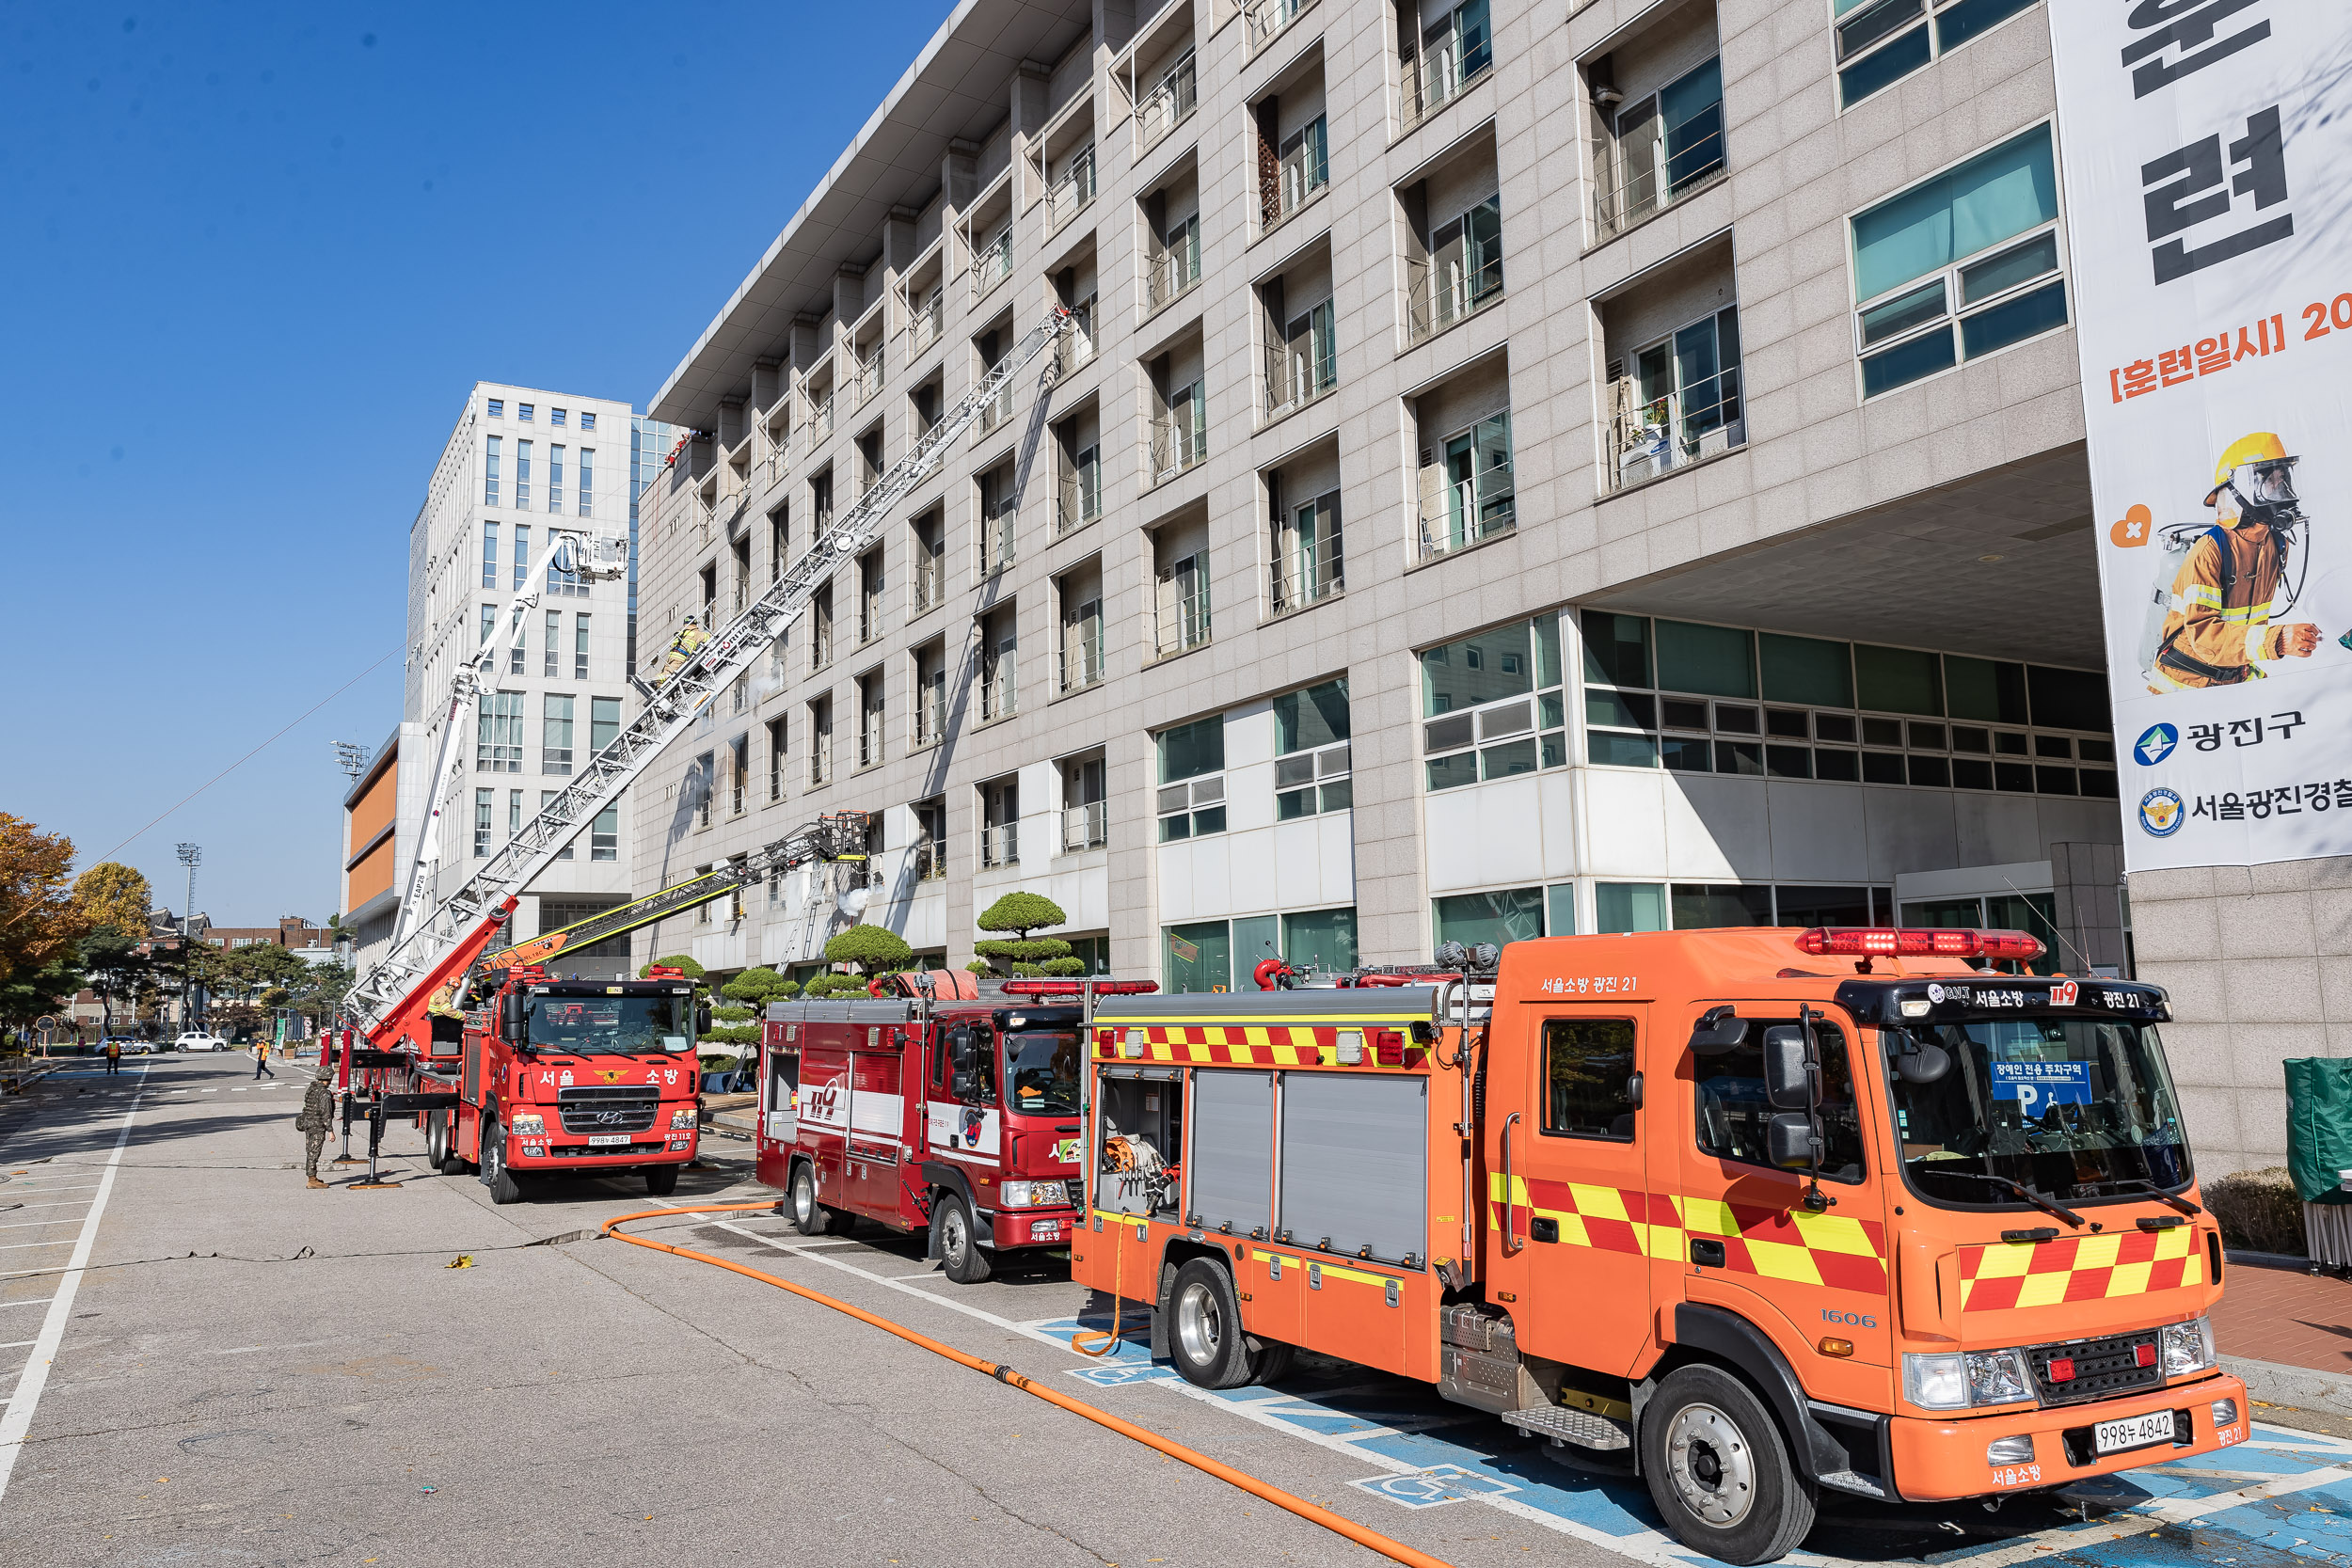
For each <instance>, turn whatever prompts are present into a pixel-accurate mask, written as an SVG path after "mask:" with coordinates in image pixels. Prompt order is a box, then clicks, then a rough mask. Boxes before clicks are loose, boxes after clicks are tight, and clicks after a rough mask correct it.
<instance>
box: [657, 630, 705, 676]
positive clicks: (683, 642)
mask: <svg viewBox="0 0 2352 1568" xmlns="http://www.w3.org/2000/svg"><path fill="white" fill-rule="evenodd" d="M703 641H704V632H703V627H702V623H701V622H700V621H698V620H696V619H695V618H694V617H693V616H691V615H689V616H688V617H687V618H686V625H684V626H680V627H679V628H678V634H677V636H675V638H672V639H671V640H670V657H669V658H668V659H667V660H666V661H665V662H664V663H663V664H662V666H661V678H662V679H663V680H665V681H666V680H668V679H669V678H670V677H671V676H672V675H675V674H676V673H678V667H679V666H680V665H682V664H684V663H685V662H686V661H687V660H688V659H690V658H691V657H694V653H695V651H696V650H697V649H699V648H700V647H701V646H702V645H703Z"/></svg>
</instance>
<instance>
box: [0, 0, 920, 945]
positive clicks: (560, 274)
mask: <svg viewBox="0 0 2352 1568" xmlns="http://www.w3.org/2000/svg"><path fill="white" fill-rule="evenodd" d="M949 8H950V7H949V5H948V3H947V0H920V3H912V0H910V3H903V4H901V3H896V0H862V3H861V4H858V5H855V6H849V7H823V6H802V5H790V6H784V5H771V6H749V5H676V6H632V7H600V6H589V7H572V8H560V9H548V8H530V7H526V8H522V9H520V10H517V9H515V8H505V7H496V6H493V7H490V8H483V7H480V6H463V7H460V6H447V5H416V6H405V7H380V8H358V7H351V6H343V5H334V4H328V5H323V6H291V5H289V6H269V5H256V4H240V5H223V4H216V3H206V4H193V5H182V6H174V7H169V8H150V7H146V6H137V5H125V6H121V7H119V8H101V7H95V6H88V5H82V6H66V7H40V6H35V5H32V4H28V3H27V0H9V3H8V4H7V5H6V6H5V8H0V207H5V210H6V213H7V218H6V221H5V224H0V302H5V303H0V428H6V429H8V430H10V431H13V432H15V435H14V436H13V437H11V439H12V440H13V442H14V445H15V449H16V452H17V470H16V472H17V477H16V479H15V480H14V481H12V482H11V483H9V484H8V486H7V487H6V490H5V492H0V540H4V541H5V543H6V546H7V556H6V568H7V569H6V572H5V576H0V605H5V612H4V613H0V653H4V654H5V656H6V668H7V670H8V673H9V674H10V676H11V677H12V688H13V695H12V697H11V698H10V700H8V703H7V704H6V706H5V711H6V713H7V716H8V722H7V724H6V727H5V729H0V810H4V811H8V812H13V813H15V814H16V815H18V816H27V817H30V818H32V819H33V820H34V821H35V822H37V823H39V824H40V825H41V826H42V827H43V828H44V829H48V830H52V831H63V832H67V833H69V834H70V835H71V836H72V839H73V841H74V845H75V847H76V848H77V849H78V850H79V851H80V852H81V857H82V859H81V862H80V863H81V864H83V865H87V864H89V863H93V862H94V861H95V860H96V859H98V858H100V857H102V856H104V855H106V854H107V853H108V851H109V850H110V849H113V848H114V847H115V846H116V845H118V844H119V842H120V841H122V840H124V839H126V838H128V839H131V842H130V843H129V844H127V845H125V846H123V847H121V848H120V849H119V851H117V852H116V853H115V854H114V855H113V858H115V859H119V860H123V861H126V862H128V863H131V864H133V865H135V866H137V867H138V868H139V869H140V870H142V871H144V872H146V873H147V874H148V876H149V877H150V879H152V880H153V881H154V882H155V884H156V889H157V895H158V898H159V901H160V902H162V903H164V904H166V905H167V907H169V908H171V909H172V910H174V911H177V910H179V909H180V907H181V904H182V901H183V882H182V874H181V872H180V869H179V867H178V865H177V863H176V860H175V856H174V853H173V844H174V843H175V842H176V841H179V840H183V839H184V840H193V841H195V842H198V843H199V844H201V845H202V846H203V848H204V864H203V868H202V870H201V871H200V872H199V877H198V884H197V898H196V902H197V907H198V908H199V909H203V910H206V911H210V913H211V914H212V916H213V918H214V920H215V922H217V923H219V924H222V925H230V926H245V925H263V924H269V923H272V922H274V921H275V920H276V918H277V917H278V915H280V914H302V915H306V916H308V917H309V918H310V919H311V920H314V921H323V920H324V919H325V918H326V916H327V915H328V914H330V913H332V912H334V911H335V903H336V895H337V888H338V883H337V879H336V871H337V861H338V857H339V843H340V832H341V804H340V802H341V799H342V792H343V789H344V787H345V783H346V781H345V780H344V778H343V776H342V773H341V772H339V771H338V770H337V768H336V766H335V762H334V758H333V755H332V752H331V751H330V746H329V743H330V742H332V741H335V740H339V739H344V740H357V741H359V742H361V743H363V744H366V745H368V746H371V747H373V746H374V745H376V744H377V743H378V742H380V741H381V740H382V739H383V738H384V737H385V736H386V735H387V734H388V733H389V731H390V729H391V727H392V725H393V724H394V723H395V722H396V721H398V719H399V715H400V700H401V696H400V694H401V659H400V644H401V638H402V622H403V614H404V608H403V607H404V595H405V584H404V582H403V577H402V574H403V572H404V570H405V562H406V556H407V538H408V524H409V521H410V519H411V518H412V517H413V516H414V515H415V514H416V510H417V506H418V504H419V501H420V500H421V496H422V493H423V488H424V484H425V481H426V479H427V478H428V477H429V474H430V471H431V467H432V464H433V461H434V459H435V458H436V457H437V455H438V453H439V451H440V448H441V443H442V441H443V440H444V439H445V438H446V437H447V435H448V433H449V429H450V426H451V425H452V423H453V421H454V420H455V419H456V417H457V414H458V412H459V409H460V406H461V404H462V402H463V399H464V396H465V393H466V391H467V389H468V388H469V387H470V386H471V385H472V384H473V383H474V382H475V381H476V380H483V379H489V380H501V381H514V382H520V383H522V384H524V385H526V386H535V387H555V388H571V389H574V390H577V391H580V392H586V393H593V394H596V395H598V396H603V397H612V398H625V399H628V400H629V401H630V402H632V403H633V404H636V405H638V406H639V407H641V408H642V407H643V406H644V403H645V401H646V399H648V398H649V397H651V396H652V394H653V393H654V392H655V391H656V390H657V389H658V388H660V384H661V380H662V378H663V377H664V376H665V375H666V374H667V373H668V372H669V371H670V369H671V367H672V366H674V365H675V364H676V362H677V360H678V359H679V357H680V356H682V355H683V354H684V353H685V351H686V350H687V348H688V347H689V346H690V345H691V343H692V341H693V339H694V337H695V335H696V334H697V333H698V332H699V331H700V330H701V329H702V328H703V326H704V325H707V323H708V322H709V320H710V318H711V316H712V315H713V314H714V313H715V312H716V311H717V310H718V309H719V308H720V307H721V306H722V305H723V304H724V303H725V301H726V297H727V295H728V293H730V292H731V291H732V290H733V288H734V287H735V285H736V284H737V283H739V281H741V279H742V277H743V276H744V274H745V273H747V272H748V271H749V270H750V268H751V266H752V264H753V263H754V262H755V261H757V260H758V258H759V254H760V252H761V251H762V250H764V249H765V248H766V247H767V245H769V243H770V242H771V241H772V240H773V239H774V237H775V235H776V233H777V231H778V230H780V229H782V227H783V226H784V222H785V220H786V219H787V217H789V216H790V215H791V214H792V212H793V210H794V209H795V208H797V207H798V206H799V205H800V203H801V201H802V199H803V198H804V197H805V196H806V195H807V193H808V191H809V189H810V187H811V186H812V185H814V184H815V182H817V180H818V177H819V176H821V175H822V174H823V172H824V170H825V169H826V168H827V167H829V166H831V165H832V163H833V160H834V158H835V157H836V156H837V155H838V154H839V152H840V150H841V149H842V147H843V145H844V144H845V143H846V142H847V141H848V139H849V137H850V135H852V134H854V133H855V131H856V130H857V128H858V127H859V126H860V125H861V124H863V123H864V122H865V120H866V116H867V115H868V114H870V113H871V112H872V110H873V108H874V106H875V104H876V103H879V102H880V100H881V98H882V94H883V93H884V92H886V91H888V90H889V87H890V85H891V84H892V83H893V82H895V81H896V80H897V79H898V76H899V75H900V73H902V72H903V71H905V70H906V68H907V67H908V65H910V64H911V63H912V62H913V60H914V55H915V52H916V51H917V50H918V49H920V48H921V46H922V44H923V42H924V40H927V39H928V38H929V37H930V34H931V33H932V31H933V30H934V29H935V28H936V27H937V26H938V24H939V23H940V22H941V21H942V20H944V19H945V17H946V14H947V12H948V10H949ZM387 656H389V657H387ZM379 659H381V660H382V661H383V662H382V663H380V664H378V663H377V661H378V660H379ZM371 665H374V666H375V668H374V671H373V673H371V674H367V675H365V676H363V677H362V678H360V679H358V684H356V685H354V686H352V687H351V688H350V689H349V690H347V691H345V692H343V693H342V695H341V696H339V697H336V698H335V699H334V700H333V701H331V702H328V703H327V704H326V706H325V707H324V708H322V709H320V710H319V712H317V713H316V714H314V715H312V716H311V717H310V718H308V719H306V720H303V721H301V722H300V723H298V724H296V725H295V726H294V729H293V730H292V731H291V732H290V733H288V734H287V735H286V736H284V737H283V738H281V739H279V740H278V741H277V742H276V743H275V744H274V745H272V746H271V747H270V748H269V749H268V750H266V751H264V752H262V753H261V754H260V755H259V756H257V757H255V758H254V759H253V760H251V761H250V762H247V763H246V764H245V765H244V766H243V767H242V768H239V769H238V770H237V771H235V772H233V773H231V774H230V776H229V777H228V778H226V779H224V780H222V781H221V782H220V783H219V784H215V785H213V786H212V788H211V789H209V790H207V791H206V792H205V793H204V794H202V795H199V797H198V798H197V799H196V800H193V801H191V802H189V803H188V804H186V805H184V806H182V807H181V808H180V809H179V810H178V811H176V812H174V813H173V814H172V815H171V816H169V817H167V818H166V819H165V820H164V821H163V822H161V823H159V824H157V825H156V826H154V827H152V828H148V829H146V830H145V831H144V832H141V828H142V825H143V824H144V823H146V822H147V820H148V819H149V818H150V817H152V816H156V815H157V814H158V813H160V812H163V811H164V810H165V809H166V808H167V807H168V806H170V805H171V804H172V803H173V802H174V801H176V800H179V799H180V798H181V797H182V796H183V795H185V794H186V793H187V792H188V791H190V790H191V789H194V788H195V787H196V786H197V785H198V784H200V783H201V782H202V781H203V780H205V779H206V778H208V777H210V776H211V775H212V774H214V773H215V772H217V771H218V770H219V769H220V768H224V767H226V766H228V765H229V763H230V762H231V761H232V760H234V759H235V758H236V757H237V756H239V755H240V754H241V753H243V752H246V751H247V750H249V749H250V748H252V747H253V746H255V745H257V744H258V743H260V742H261V741H262V740H263V739H264V738H265V737H267V736H270V735H271V734H272V733H273V732H275V731H277V730H278V728H280V727H281V726H282V725H284V724H286V723H287V722H288V721H292V720H294V718H295V716H296V715H298V714H300V713H302V712H303V711H304V710H305V709H307V708H309V707H310V706H311V705H313V704H315V703H317V702H319V701H320V700H321V699H322V698H325V697H326V696H327V695H328V693H330V692H332V691H334V690H335V689H337V688H339V687H342V686H343V685H344V683H346V682H349V681H351V680H353V678H354V677H355V676H360V674H361V672H362V671H365V670H367V669H368V668H369V667H370V666H371ZM134 834H137V836H136V837H133V836H132V835H134Z"/></svg>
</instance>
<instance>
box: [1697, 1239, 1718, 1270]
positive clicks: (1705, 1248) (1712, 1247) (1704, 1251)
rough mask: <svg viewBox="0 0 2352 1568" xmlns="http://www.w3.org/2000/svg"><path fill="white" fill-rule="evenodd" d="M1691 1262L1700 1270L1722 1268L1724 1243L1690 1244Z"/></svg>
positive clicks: (1698, 1242)
mask: <svg viewBox="0 0 2352 1568" xmlns="http://www.w3.org/2000/svg"><path fill="white" fill-rule="evenodd" d="M1691 1261H1692V1262H1693V1263H1695V1264H1697V1265H1698V1266H1699V1267H1700V1268H1702V1269H1720V1268H1722V1267H1723V1266H1724V1243H1721V1242H1700V1241H1694V1242H1692V1243H1691Z"/></svg>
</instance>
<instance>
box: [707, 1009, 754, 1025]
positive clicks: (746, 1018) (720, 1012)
mask: <svg viewBox="0 0 2352 1568" xmlns="http://www.w3.org/2000/svg"><path fill="white" fill-rule="evenodd" d="M710 1016H711V1017H712V1018H715V1019H717V1020H718V1021H719V1022H722V1023H749V1022H752V1021H753V1020H754V1019H755V1018H757V1017H758V1016H759V1009H758V1008H756V1007H713V1008H711V1009H710Z"/></svg>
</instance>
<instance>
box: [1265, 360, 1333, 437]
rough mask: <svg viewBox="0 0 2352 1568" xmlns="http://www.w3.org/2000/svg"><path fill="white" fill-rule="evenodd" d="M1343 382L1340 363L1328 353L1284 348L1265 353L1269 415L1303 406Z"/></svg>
mask: <svg viewBox="0 0 2352 1568" xmlns="http://www.w3.org/2000/svg"><path fill="white" fill-rule="evenodd" d="M1339 384H1340V377H1339V371H1338V367H1337V366H1336V365H1335V364H1334V362H1333V361H1332V359H1331V357H1330V356H1328V355H1324V354H1316V353H1313V352H1311V351H1308V352H1299V353H1293V352H1291V351H1290V350H1287V349H1284V350H1280V351H1278V352H1276V353H1274V354H1271V355H1268V356H1266V367H1265V409H1266V418H1267V419H1269V420H1270V419H1272V418H1274V417H1275V416H1276V415H1278V414H1287V413H1289V412H1291V411H1292V410H1293V409H1295V408H1304V407H1306V406H1307V404H1311V403H1312V402H1314V401H1315V400H1316V399H1317V398H1319V397H1322V396H1323V395H1324V394H1326V393H1327V392H1328V391H1330V390H1331V388H1334V387H1337V386H1338V385H1339Z"/></svg>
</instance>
